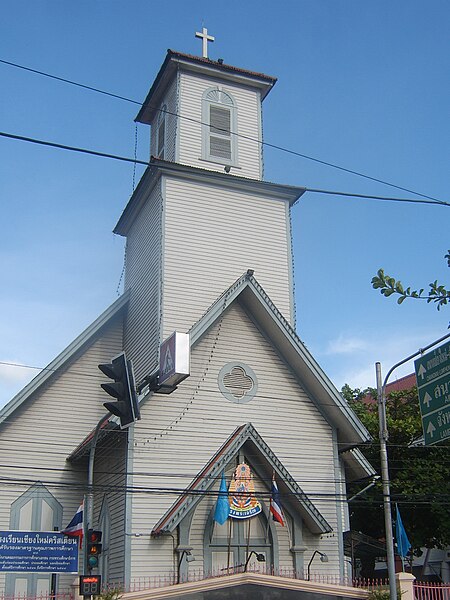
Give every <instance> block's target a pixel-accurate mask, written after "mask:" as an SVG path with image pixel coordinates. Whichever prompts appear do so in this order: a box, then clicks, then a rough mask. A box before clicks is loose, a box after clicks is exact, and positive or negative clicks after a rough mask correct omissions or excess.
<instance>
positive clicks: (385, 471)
mask: <svg viewBox="0 0 450 600" xmlns="http://www.w3.org/2000/svg"><path fill="white" fill-rule="evenodd" d="M449 337H450V333H447V334H446V335H444V336H442V337H441V338H439V339H438V340H436V341H434V342H432V343H431V344H428V346H425V348H420V349H419V350H418V351H417V352H415V353H414V354H411V356H408V357H406V358H404V359H403V360H401V361H400V362H398V363H396V364H395V365H394V366H393V367H391V369H389V371H388V372H387V375H386V377H385V379H384V382H383V383H381V382H382V379H381V363H379V362H377V363H375V370H376V381H377V395H378V423H379V429H380V432H379V437H380V462H381V481H382V485H383V507H384V526H385V537H386V558H387V567H388V576H389V594H390V597H391V600H397V586H396V581H395V556H394V535H393V530H392V512H391V492H390V482H389V466H388V455H387V441H388V439H389V432H388V428H387V421H386V385H387V382H388V379H389V377H390V375H391V374H392V372H393V371H394V370H395V369H396V368H397V367H400V365H403V364H404V363H406V362H408V361H410V360H412V359H413V358H415V357H416V356H419V354H423V353H424V352H425V351H426V350H429V349H430V348H432V347H433V346H436V344H439V343H440V342H443V341H444V340H446V339H447V338H449Z"/></svg>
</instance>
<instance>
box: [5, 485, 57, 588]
mask: <svg viewBox="0 0 450 600" xmlns="http://www.w3.org/2000/svg"><path fill="white" fill-rule="evenodd" d="M62 512H63V511H62V506H61V504H60V503H59V502H58V500H56V498H55V497H54V496H52V494H51V493H50V492H49V491H48V489H47V488H46V487H45V486H44V485H42V483H36V484H34V485H33V486H31V487H30V488H29V489H28V490H27V491H26V492H25V493H23V494H22V495H21V496H19V498H17V500H15V501H14V502H13V503H12V504H11V513H10V521H9V528H10V529H11V530H13V529H15V530H18V531H54V530H55V529H58V530H59V529H61V520H62ZM50 580H51V575H46V574H44V573H20V574H15V573H8V574H7V576H6V582H5V587H6V594H7V595H8V596H19V595H21V596H22V595H23V596H39V595H41V594H42V595H45V594H48V593H49V592H50Z"/></svg>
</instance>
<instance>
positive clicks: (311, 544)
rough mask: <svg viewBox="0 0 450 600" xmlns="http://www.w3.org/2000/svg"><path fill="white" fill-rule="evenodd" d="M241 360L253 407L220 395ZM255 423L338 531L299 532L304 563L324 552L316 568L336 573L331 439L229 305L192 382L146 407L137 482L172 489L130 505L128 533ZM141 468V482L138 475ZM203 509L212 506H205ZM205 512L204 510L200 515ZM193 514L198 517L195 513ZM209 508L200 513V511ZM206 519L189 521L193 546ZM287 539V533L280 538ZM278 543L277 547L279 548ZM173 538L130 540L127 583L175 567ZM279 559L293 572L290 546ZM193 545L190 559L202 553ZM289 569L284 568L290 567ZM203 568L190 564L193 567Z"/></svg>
mask: <svg viewBox="0 0 450 600" xmlns="http://www.w3.org/2000/svg"><path fill="white" fill-rule="evenodd" d="M236 360H238V361H243V362H244V363H245V364H247V365H248V366H249V367H251V369H252V370H253V371H254V373H255V374H256V376H257V378H258V391H257V394H256V396H255V398H253V400H251V401H250V402H249V403H247V404H236V403H233V402H230V401H228V400H227V399H225V398H224V396H223V395H222V394H221V392H220V391H219V389H218V385H217V377H218V373H219V371H220V369H221V368H222V367H223V366H224V365H225V364H227V363H229V362H231V361H236ZM248 422H251V423H252V424H253V425H254V427H255V428H256V430H257V431H258V433H259V434H260V435H261V436H262V437H263V439H264V440H265V441H266V442H267V443H268V444H269V446H270V447H271V449H272V450H273V451H274V452H275V454H276V455H277V457H278V458H279V459H280V460H281V461H282V463H283V464H284V466H285V467H286V468H287V469H288V471H289V472H290V474H291V475H292V476H293V478H294V479H295V480H296V481H297V482H298V484H299V485H300V486H301V487H302V489H303V490H304V492H305V493H307V494H308V495H309V497H310V499H311V501H312V502H313V503H314V504H315V506H316V507H317V508H318V509H319V510H320V512H321V513H322V515H323V516H324V517H325V518H326V519H327V521H328V522H329V523H330V525H331V526H332V527H333V529H334V530H335V533H333V534H331V536H330V537H329V536H325V538H326V539H322V540H319V538H318V536H316V535H314V536H313V535H308V532H307V531H305V535H304V537H305V543H306V545H307V546H308V551H307V552H308V553H309V554H305V560H307V559H309V557H310V556H311V555H312V552H313V551H314V550H315V549H317V548H320V549H321V550H322V551H324V552H327V554H328V555H329V558H330V561H329V563H327V564H326V565H322V563H320V568H321V569H327V571H329V572H334V573H336V572H338V569H339V553H338V544H337V540H336V535H337V533H336V528H337V525H338V521H337V508H336V503H335V466H334V461H333V456H334V455H333V450H334V442H333V435H332V434H333V432H332V429H331V427H330V426H329V424H328V423H326V422H325V420H324V419H323V417H322V416H321V414H320V412H319V411H318V410H317V408H316V407H315V405H314V403H313V402H312V400H311V399H310V398H309V397H308V395H307V394H306V393H305V391H304V390H303V389H302V387H301V385H300V384H299V382H298V381H297V380H296V379H295V378H294V377H293V375H292V374H291V372H290V371H289V370H288V369H287V368H286V366H285V365H284V363H283V362H282V361H281V359H280V358H279V357H278V355H277V354H276V353H275V352H274V350H273V348H272V347H271V345H270V343H269V342H268V340H266V339H265V338H264V337H263V336H262V335H261V333H260V332H259V331H258V330H257V329H256V328H255V326H254V324H253V323H252V322H251V321H250V320H249V318H248V317H247V315H246V314H245V312H244V311H243V309H242V308H241V307H240V306H239V305H237V304H233V305H232V307H230V309H229V310H228V311H227V312H226V313H225V315H224V317H223V319H221V320H219V322H217V323H216V324H215V325H214V326H212V327H211V329H210V330H209V331H208V332H207V333H206V334H205V335H204V337H203V338H202V339H201V340H200V341H199V342H198V344H197V345H196V347H195V348H194V351H193V354H192V365H191V376H190V377H189V378H188V379H186V380H185V381H184V382H183V383H182V384H180V386H179V388H178V390H177V391H176V392H174V393H173V394H171V395H169V396H166V395H158V394H155V395H153V396H152V397H150V398H149V400H148V401H147V402H146V403H145V404H144V406H143V407H142V420H141V421H139V422H138V423H137V424H136V425H135V432H134V435H135V442H134V464H133V471H134V473H135V476H134V485H136V486H140V485H145V486H149V487H155V488H158V489H161V488H164V489H166V490H168V489H172V490H173V493H171V492H168V491H165V492H162V491H161V492H160V493H154V494H149V495H148V496H145V497H144V496H136V498H134V499H133V514H132V530H133V531H134V532H150V531H151V530H152V528H153V527H154V526H155V524H156V523H157V522H158V520H159V519H160V518H161V517H162V516H163V515H164V513H165V512H166V511H167V510H168V509H169V508H170V506H171V505H172V504H173V503H174V501H175V500H176V499H177V497H178V495H179V491H180V490H181V489H183V488H185V487H186V486H187V485H188V484H189V483H190V482H191V481H192V479H193V478H194V476H195V475H196V474H197V473H198V472H199V471H200V469H201V468H202V467H203V466H204V465H205V464H206V463H207V461H208V460H209V459H210V458H211V456H212V455H213V454H214V453H215V452H216V451H217V450H218V448H219V447H220V446H221V445H222V444H223V443H224V441H226V439H227V438H228V437H229V435H230V434H231V433H232V432H233V431H234V430H235V428H236V427H237V426H240V425H242V424H244V423H248ZM144 471H145V473H146V474H145V476H144V475H139V473H142V472H144ZM204 502H209V500H208V501H207V500H205V501H204ZM198 510H199V511H200V512H201V509H198ZM200 512H199V514H200ZM206 512H207V508H205V513H204V514H206ZM203 528H204V523H202V519H194V521H193V525H192V529H191V541H193V542H195V543H196V544H198V543H199V540H201V539H202V537H203ZM283 535H284V534H283ZM281 541H282V540H280V542H281ZM176 543H177V541H176V536H175V539H172V538H171V537H170V536H163V537H162V538H160V539H156V540H153V539H150V538H148V537H147V538H146V539H145V540H143V539H139V540H136V542H135V543H133V564H132V571H131V577H132V579H134V578H142V577H145V575H146V574H148V573H161V574H162V575H163V574H164V573H168V572H169V571H170V570H173V565H174V559H173V549H174V547H175V544H176ZM280 547H281V549H282V551H281V553H280V559H281V561H282V562H283V564H284V565H286V566H290V567H292V559H291V557H290V556H289V552H288V551H287V544H286V543H280ZM200 550H201V549H200V548H197V547H196V548H195V552H196V553H197V552H200ZM287 563H290V564H289V565H288V564H287ZM198 564H201V562H200V561H199V562H197V561H196V563H192V568H194V569H196V568H197V566H198Z"/></svg>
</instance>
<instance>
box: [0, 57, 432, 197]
mask: <svg viewBox="0 0 450 600" xmlns="http://www.w3.org/2000/svg"><path fill="white" fill-rule="evenodd" d="M0 63H3V64H6V65H9V66H12V67H15V68H18V69H22V70H25V71H29V72H31V73H35V74H37V75H41V76H44V77H48V78H51V79H55V80H57V81H61V82H63V83H67V84H70V85H74V86H77V87H81V88H84V89H87V90H89V91H92V92H96V93H99V94H103V95H105V96H110V97H112V98H116V99H118V100H123V101H125V102H130V103H132V104H136V105H139V106H141V105H142V102H138V101H137V100H132V99H131V98H127V97H125V96H121V95H119V94H114V93H112V92H107V91H105V90H101V89H99V88H96V87H93V86H89V85H85V84H82V83H78V82H75V81H73V80H70V79H66V78H63V77H58V76H56V75H51V74H50V73H46V72H44V71H39V70H37V69H32V68H30V67H26V66H24V65H19V64H17V63H13V62H11V61H7V60H3V59H0ZM149 107H150V108H152V109H153V110H155V111H157V112H164V113H166V114H169V115H172V116H175V117H177V118H179V119H185V120H188V121H191V122H195V123H197V124H199V125H209V124H208V123H204V122H202V121H200V120H198V119H194V118H192V117H186V116H184V115H181V114H179V113H175V112H172V111H169V110H167V109H161V108H159V107H156V106H149ZM231 133H232V135H234V136H236V137H241V138H243V139H247V140H249V141H252V142H256V143H258V144H260V145H261V146H267V147H268V148H272V149H274V150H279V151H280V152H285V153H288V154H291V155H293V156H298V157H299V158H304V159H306V160H310V161H312V162H316V163H318V164H321V165H324V166H327V167H330V168H333V169H338V170H340V171H343V172H345V173H349V174H351V175H355V176H358V177H362V178H364V179H368V180H370V181H374V182H376V183H381V184H382V185H386V186H389V187H392V188H395V189H398V190H402V191H404V192H408V193H410V194H414V195H416V196H420V197H422V198H428V199H429V200H436V201H438V202H439V200H437V198H434V197H433V196H428V195H426V194H422V193H420V192H416V191H414V190H411V189H409V188H406V187H403V186H400V185H397V184H394V183H391V182H388V181H385V180H383V179H380V178H377V177H372V176H371V175H367V174H365V173H361V172H359V171H356V170H354V169H349V168H346V167H342V166H340V165H336V164H335V163H332V162H329V161H325V160H322V159H319V158H315V157H313V156H309V155H307V154H304V153H301V152H297V151H295V150H291V149H289V148H284V147H283V146H280V145H277V144H271V143H269V142H265V141H263V140H259V139H257V138H253V137H251V136H246V135H243V134H239V133H236V132H231Z"/></svg>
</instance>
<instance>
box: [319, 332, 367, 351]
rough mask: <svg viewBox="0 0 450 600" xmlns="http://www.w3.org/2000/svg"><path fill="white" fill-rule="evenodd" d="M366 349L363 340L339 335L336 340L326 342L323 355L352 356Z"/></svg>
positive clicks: (365, 342)
mask: <svg viewBox="0 0 450 600" xmlns="http://www.w3.org/2000/svg"><path fill="white" fill-rule="evenodd" d="M367 347H368V344H367V341H366V340H365V339H362V338H358V337H355V336H345V335H344V334H341V335H340V336H339V337H338V338H336V339H334V340H330V341H329V342H328V345H327V349H326V351H325V354H353V353H354V352H361V351H362V350H366V349H367Z"/></svg>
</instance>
